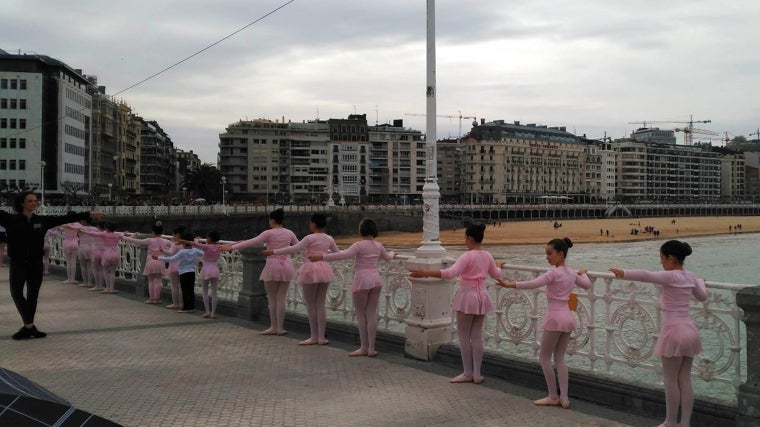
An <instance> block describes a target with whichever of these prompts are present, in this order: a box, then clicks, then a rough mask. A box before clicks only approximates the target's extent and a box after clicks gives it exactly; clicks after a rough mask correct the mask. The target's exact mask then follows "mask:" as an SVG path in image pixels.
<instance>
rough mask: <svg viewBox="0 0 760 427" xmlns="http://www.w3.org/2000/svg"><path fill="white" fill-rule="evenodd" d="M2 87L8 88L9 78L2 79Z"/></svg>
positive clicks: (0, 80) (0, 85) (0, 81)
mask: <svg viewBox="0 0 760 427" xmlns="http://www.w3.org/2000/svg"><path fill="white" fill-rule="evenodd" d="M0 89H8V79H0Z"/></svg>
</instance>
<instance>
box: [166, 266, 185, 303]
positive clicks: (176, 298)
mask: <svg viewBox="0 0 760 427" xmlns="http://www.w3.org/2000/svg"><path fill="white" fill-rule="evenodd" d="M169 284H170V285H171V289H172V305H173V306H176V307H182V289H180V287H179V273H169Z"/></svg>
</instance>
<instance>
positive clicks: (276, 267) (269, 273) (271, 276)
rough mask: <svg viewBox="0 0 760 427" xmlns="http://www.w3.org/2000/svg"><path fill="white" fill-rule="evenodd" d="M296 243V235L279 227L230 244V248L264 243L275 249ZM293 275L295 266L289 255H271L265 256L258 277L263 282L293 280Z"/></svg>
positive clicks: (241, 247) (268, 247)
mask: <svg viewBox="0 0 760 427" xmlns="http://www.w3.org/2000/svg"><path fill="white" fill-rule="evenodd" d="M296 243H298V238H297V237H296V235H295V234H293V232H292V231H290V230H288V229H287V228H281V227H280V228H271V229H269V230H266V231H264V232H263V233H261V234H259V235H258V236H256V237H254V238H253V239H248V240H244V241H242V242H237V243H235V244H233V245H232V249H243V248H249V247H251V246H256V245H262V244H266V246H267V249H272V250H277V249H281V248H285V247H288V246H290V245H295V244H296ZM294 275H295V268H294V267H293V261H292V260H291V259H290V256H289V255H272V256H269V257H267V261H266V264H264V268H263V269H262V270H261V277H259V279H260V280H263V281H265V282H289V281H291V280H293V276H294Z"/></svg>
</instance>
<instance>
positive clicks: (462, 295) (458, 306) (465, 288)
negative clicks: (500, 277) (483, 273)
mask: <svg viewBox="0 0 760 427" xmlns="http://www.w3.org/2000/svg"><path fill="white" fill-rule="evenodd" d="M452 308H453V309H454V311H459V312H461V313H464V314H487V313H489V312H491V311H493V301H492V300H491V295H489V294H488V290H486V289H485V288H484V287H480V286H478V287H475V286H470V285H459V290H458V291H457V294H456V296H455V297H454V303H453V304H452Z"/></svg>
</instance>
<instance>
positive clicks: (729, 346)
mask: <svg viewBox="0 0 760 427" xmlns="http://www.w3.org/2000/svg"><path fill="white" fill-rule="evenodd" d="M141 249H142V248H138V247H136V246H134V245H132V244H129V243H126V242H124V243H122V244H121V245H120V250H121V254H122V263H121V265H120V266H119V269H118V271H117V274H118V277H120V278H122V279H126V280H136V279H137V277H138V276H139V275H140V274H142V273H141V272H142V258H143V257H144V254H143V253H142V252H141ZM50 257H51V262H52V263H54V264H57V265H63V256H62V252H61V238H60V236H59V237H56V238H55V239H54V240H53V243H52V245H51V253H50ZM408 258H409V257H408V256H403V255H402V256H399V257H398V259H395V260H393V261H391V262H381V263H380V274H381V277H382V278H383V294H382V297H381V301H380V307H379V314H378V316H379V319H378V320H379V322H378V323H379V324H378V328H379V329H381V330H384V331H386V332H392V333H396V334H403V332H404V327H405V325H406V320H407V319H408V318H409V316H410V314H411V311H412V288H411V282H410V280H409V273H408V271H407V270H406V266H405V263H406V259H408ZM293 260H294V263H295V264H296V267H298V266H300V265H301V264H302V263H303V262H304V257H303V255H302V254H298V255H294V258H293ZM332 265H333V268H334V271H335V275H336V280H335V281H334V282H333V283H331V284H330V288H329V291H328V295H327V310H328V317H329V318H331V319H333V320H339V321H345V322H354V310H353V303H352V300H351V293H350V292H349V291H348V290H349V287H350V284H351V280H352V277H353V262H352V260H343V261H338V262H334V263H332ZM219 267H220V271H221V273H222V277H221V280H220V282H219V290H218V293H219V297H220V298H222V299H226V300H230V301H235V302H236V301H237V296H238V293H239V292H240V290H241V289H242V287H243V275H242V271H243V265H242V258H241V256H240V254H239V253H238V252H237V251H233V252H230V253H224V254H223V256H222V257H221V258H220V260H219ZM199 268H200V266H199ZM546 270H547V269H546V268H537V267H528V266H519V265H506V266H505V268H504V277H505V278H506V279H509V280H529V279H532V278H534V277H537V276H538V275H540V274H542V273H543V272H545V271H546ZM589 276H590V277H591V279H592V281H593V283H594V286H593V287H592V288H591V289H590V290H589V291H587V292H586V291H582V290H581V292H579V293H578V297H579V298H578V299H579V307H578V310H577V311H576V312H575V313H576V321H577V324H578V328H577V329H576V331H575V332H574V333H573V335H572V340H571V343H570V346H569V348H568V357H567V363H568V365H569V366H570V367H571V368H573V369H577V370H579V371H584V372H588V373H591V374H593V375H596V376H601V377H609V378H613V379H614V378H622V379H625V380H626V381H638V382H641V383H642V384H644V385H647V386H648V385H651V384H656V385H657V386H660V387H661V379H660V374H661V372H660V369H661V365H660V363H659V361H658V360H657V358H656V357H655V356H654V355H653V351H654V344H655V342H656V341H657V336H658V333H659V330H660V322H661V318H660V310H659V302H658V287H657V286H655V285H652V284H648V283H644V282H635V281H631V280H626V279H615V278H614V276H613V275H611V274H609V273H595V272H589ZM199 284H200V280H199V281H198V285H199ZM452 286H454V287H455V288H456V286H458V285H457V283H456V282H454V283H452ZM707 286H708V290H709V292H710V297H709V298H708V300H707V301H705V302H704V303H702V302H697V301H694V302H693V304H692V309H691V311H692V318H693V319H694V321H695V322H696V324H697V326H698V328H699V329H700V331H701V334H702V340H703V347H704V351H703V353H702V354H700V355H699V356H698V357H697V358H696V359H695V361H694V368H693V374H692V376H693V381H694V386H695V390H696V392H697V394H698V396H700V397H707V398H711V399H718V400H720V401H724V402H727V403H729V404H734V405H735V404H736V390H737V387H738V385H739V384H741V383H742V382H744V381H745V380H746V360H747V355H746V350H745V349H744V343H745V342H746V331H745V328H744V324H743V322H741V317H742V314H743V313H742V310H741V309H740V308H739V307H738V306H737V305H736V294H737V292H738V291H739V290H740V289H742V288H744V287H746V286H749V285H737V284H730V283H719V282H709V281H708V282H707ZM489 292H491V296H492V298H493V300H494V303H495V311H494V312H492V313H490V314H489V315H488V316H487V317H486V325H485V328H486V333H485V344H486V348H487V349H488V350H490V351H494V352H499V353H505V354H508V355H512V356H517V357H523V358H526V359H532V360H535V359H536V357H537V354H538V350H539V347H540V335H541V331H540V323H541V319H542V317H543V314H544V310H545V305H546V299H545V293H544V291H543V290H542V289H540V288H539V289H535V290H515V289H504V288H501V287H498V286H495V285H492V286H490V287H489ZM453 294H454V292H452V298H453ZM287 304H288V309H289V310H291V311H295V312H301V313H303V312H304V311H305V307H304V303H303V298H302V295H301V292H300V287H299V286H296V285H295V284H293V285H291V287H290V290H289V293H288V298H287ZM455 328H456V323H455V322H454V320H453V318H452V329H451V330H452V335H451V341H452V342H456V330H455Z"/></svg>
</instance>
